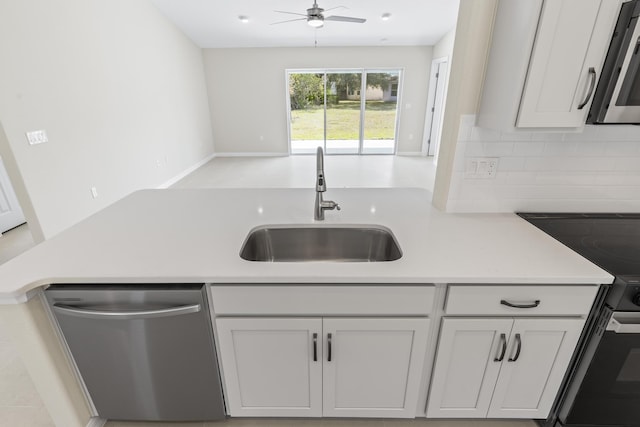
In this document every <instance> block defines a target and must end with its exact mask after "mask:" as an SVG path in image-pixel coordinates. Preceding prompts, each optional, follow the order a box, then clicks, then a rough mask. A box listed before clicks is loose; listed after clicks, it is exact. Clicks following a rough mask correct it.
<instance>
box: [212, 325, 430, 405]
mask: <svg viewBox="0 0 640 427" xmlns="http://www.w3.org/2000/svg"><path fill="white" fill-rule="evenodd" d="M216 325H217V330H218V339H219V342H220V355H221V359H222V367H223V371H224V379H225V384H226V392H227V396H226V398H227V400H226V401H227V408H228V412H229V414H230V415H231V416H281V417H285V416H286V417H289V416H291V417H296V416H299V417H305V416H306V417H319V416H328V417H392V418H413V417H415V413H416V405H417V398H418V390H419V386H420V379H421V374H422V368H423V363H424V357H425V351H426V345H427V333H428V327H429V320H428V319H426V318H262V317H254V318H218V319H216Z"/></svg>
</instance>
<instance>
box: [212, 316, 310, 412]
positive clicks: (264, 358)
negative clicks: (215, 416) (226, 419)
mask: <svg viewBox="0 0 640 427" xmlns="http://www.w3.org/2000/svg"><path fill="white" fill-rule="evenodd" d="M216 328H217V330H218V340H219V343H220V357H221V359H222V368H223V371H224V378H225V386H226V404H227V411H228V413H229V415H231V416H259V417H269V416H274V417H319V416H321V415H322V340H321V339H320V338H321V335H322V320H321V319H319V318H311V319H301V318H286V319H284V318H218V319H216ZM314 349H315V350H316V351H315V355H316V356H317V357H315V358H314ZM314 359H315V360H314Z"/></svg>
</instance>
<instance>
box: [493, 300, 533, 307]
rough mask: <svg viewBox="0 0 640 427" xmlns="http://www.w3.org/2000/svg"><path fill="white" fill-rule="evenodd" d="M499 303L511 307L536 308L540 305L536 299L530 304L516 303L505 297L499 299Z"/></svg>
mask: <svg viewBox="0 0 640 427" xmlns="http://www.w3.org/2000/svg"><path fill="white" fill-rule="evenodd" d="M500 304H502V305H506V306H507V307H513V308H536V307H537V306H539V305H540V300H539V299H537V300H535V301H534V302H532V303H530V304H518V303H513V302H509V301H507V300H506V299H503V300H500Z"/></svg>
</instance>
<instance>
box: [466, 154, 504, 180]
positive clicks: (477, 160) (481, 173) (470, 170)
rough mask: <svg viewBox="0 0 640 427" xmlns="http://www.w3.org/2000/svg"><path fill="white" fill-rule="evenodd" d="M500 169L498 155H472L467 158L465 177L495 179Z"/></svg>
mask: <svg viewBox="0 0 640 427" xmlns="http://www.w3.org/2000/svg"><path fill="white" fill-rule="evenodd" d="M497 171H498V157H472V158H468V159H466V160H465V167H464V177H465V178H467V179H493V178H495V177H496V172H497Z"/></svg>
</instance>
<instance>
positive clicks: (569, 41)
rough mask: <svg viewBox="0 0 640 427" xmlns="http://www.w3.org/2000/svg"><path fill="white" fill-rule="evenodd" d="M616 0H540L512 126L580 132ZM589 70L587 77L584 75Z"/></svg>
mask: <svg viewBox="0 0 640 427" xmlns="http://www.w3.org/2000/svg"><path fill="white" fill-rule="evenodd" d="M618 10H619V2H618V1H616V0H545V1H544V4H543V7H542V14H541V16H540V22H539V24H538V31H537V34H536V39H535V44H534V47H533V52H532V55H531V60H530V63H529V70H528V73H527V78H526V82H525V86H524V91H523V94H522V100H521V104H520V111H519V113H518V118H517V124H516V126H517V127H581V126H583V125H584V123H585V119H586V116H587V113H588V112H589V105H590V104H589V103H587V104H585V105H584V106H583V107H582V108H579V107H580V105H581V104H582V103H583V102H584V101H585V100H586V99H587V97H588V92H589V88H590V87H591V85H592V84H595V83H596V82H597V77H598V76H597V74H595V73H599V72H600V69H601V68H602V63H603V62H604V57H605V54H606V51H607V46H608V43H609V40H610V38H611V33H612V30H613V26H614V25H615V21H616V14H617V13H618ZM590 69H593V72H591V71H590Z"/></svg>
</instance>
